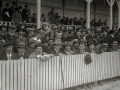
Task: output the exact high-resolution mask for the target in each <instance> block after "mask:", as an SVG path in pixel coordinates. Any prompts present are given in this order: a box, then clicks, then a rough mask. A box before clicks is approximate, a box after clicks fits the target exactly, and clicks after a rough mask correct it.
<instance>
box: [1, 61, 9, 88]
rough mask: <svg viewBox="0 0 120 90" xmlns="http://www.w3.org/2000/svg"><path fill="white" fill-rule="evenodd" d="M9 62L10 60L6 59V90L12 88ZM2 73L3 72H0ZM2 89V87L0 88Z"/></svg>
mask: <svg viewBox="0 0 120 90" xmlns="http://www.w3.org/2000/svg"><path fill="white" fill-rule="evenodd" d="M9 63H10V61H6V90H10V87H9V80H10V77H9V76H10V72H9V69H10V67H9ZM0 74H1V73H0ZM0 90H1V89H0Z"/></svg>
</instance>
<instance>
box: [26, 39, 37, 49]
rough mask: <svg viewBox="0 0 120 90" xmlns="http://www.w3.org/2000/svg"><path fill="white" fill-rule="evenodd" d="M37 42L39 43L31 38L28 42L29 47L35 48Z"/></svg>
mask: <svg viewBox="0 0 120 90" xmlns="http://www.w3.org/2000/svg"><path fill="white" fill-rule="evenodd" d="M36 42H37V41H36V40H35V37H32V38H30V39H29V41H28V45H29V47H30V48H34V47H35V45H36Z"/></svg>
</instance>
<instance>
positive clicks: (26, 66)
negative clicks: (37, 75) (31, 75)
mask: <svg viewBox="0 0 120 90" xmlns="http://www.w3.org/2000/svg"><path fill="white" fill-rule="evenodd" d="M27 81H28V60H25V89H24V90H28V87H27V84H28V82H27Z"/></svg>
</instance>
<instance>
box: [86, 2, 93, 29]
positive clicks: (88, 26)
mask: <svg viewBox="0 0 120 90" xmlns="http://www.w3.org/2000/svg"><path fill="white" fill-rule="evenodd" d="M91 1H92V0H86V2H87V10H86V11H87V12H86V21H87V22H86V27H87V29H89V28H90V3H91Z"/></svg>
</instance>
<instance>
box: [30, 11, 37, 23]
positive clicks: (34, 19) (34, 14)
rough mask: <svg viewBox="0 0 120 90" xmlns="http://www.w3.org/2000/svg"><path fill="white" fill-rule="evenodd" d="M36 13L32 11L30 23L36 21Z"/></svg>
mask: <svg viewBox="0 0 120 90" xmlns="http://www.w3.org/2000/svg"><path fill="white" fill-rule="evenodd" d="M36 15H37V14H36V13H33V17H32V18H31V22H32V23H36V20H37V16H36Z"/></svg>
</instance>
